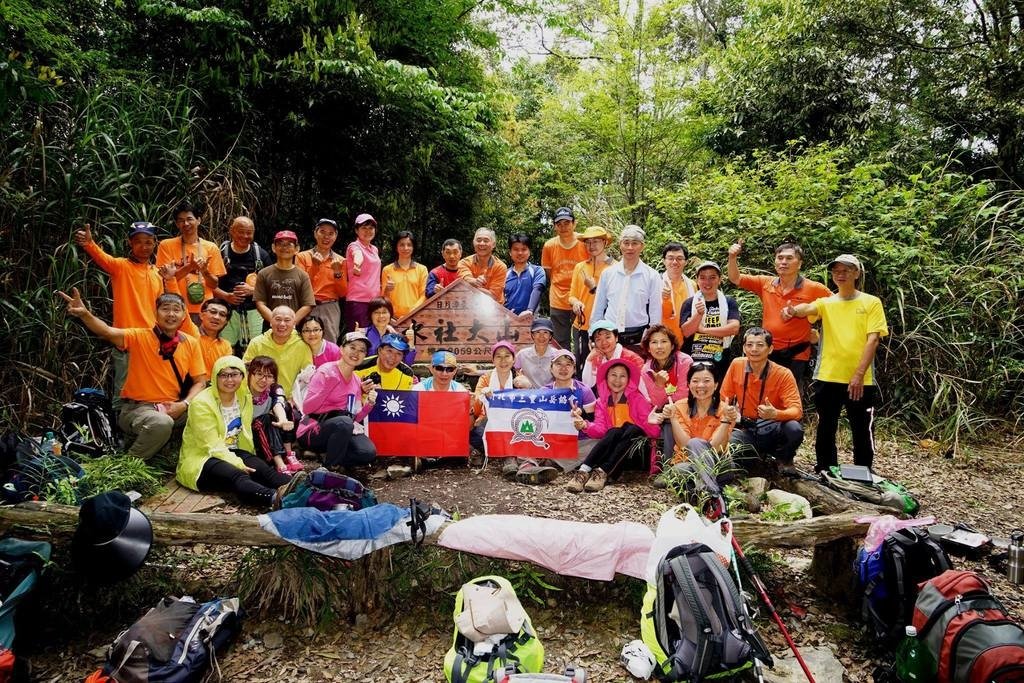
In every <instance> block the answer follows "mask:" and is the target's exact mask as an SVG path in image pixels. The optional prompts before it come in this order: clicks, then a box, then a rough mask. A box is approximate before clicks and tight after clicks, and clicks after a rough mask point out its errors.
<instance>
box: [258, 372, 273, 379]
mask: <svg viewBox="0 0 1024 683" xmlns="http://www.w3.org/2000/svg"><path fill="white" fill-rule="evenodd" d="M252 376H253V377H255V378H256V379H276V378H275V377H274V375H273V374H271V373H269V372H254V373H252Z"/></svg>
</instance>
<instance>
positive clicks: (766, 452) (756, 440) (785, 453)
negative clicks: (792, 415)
mask: <svg viewBox="0 0 1024 683" xmlns="http://www.w3.org/2000/svg"><path fill="white" fill-rule="evenodd" d="M803 442H804V426H803V425H802V424H800V423H799V422H797V421H796V420H787V421H785V422H779V421H778V420H758V421H757V426H756V427H752V428H750V429H744V428H741V427H740V426H739V425H737V426H736V428H735V429H733V430H732V435H731V436H730V437H729V443H734V444H739V445H741V446H750V447H751V448H753V449H754V452H755V453H756V454H757V456H758V457H761V458H767V457H769V456H771V457H774V458H778V459H779V460H780V461H781V462H783V463H785V464H786V465H791V464H793V458H795V457H796V449H798V448H800V444H802V443H803ZM738 455H742V452H741V453H740V454H738ZM747 457H751V456H750V455H748V456H747ZM742 459H743V458H742V457H740V460H742Z"/></svg>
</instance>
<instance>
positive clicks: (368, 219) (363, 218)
mask: <svg viewBox="0 0 1024 683" xmlns="http://www.w3.org/2000/svg"><path fill="white" fill-rule="evenodd" d="M363 223H373V227H375V228H376V227H377V219H376V218H374V217H373V216H371V215H370V214H368V213H361V214H359V215H358V216H356V222H355V226H356V227H357V228H358V227H359V226H360V225H362V224H363Z"/></svg>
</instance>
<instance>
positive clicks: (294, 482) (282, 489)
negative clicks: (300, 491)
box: [271, 470, 309, 510]
mask: <svg viewBox="0 0 1024 683" xmlns="http://www.w3.org/2000/svg"><path fill="white" fill-rule="evenodd" d="M308 478H309V472H306V471H305V470H303V471H301V472H296V473H295V474H294V476H292V478H291V481H289V482H288V483H287V484H282V485H281V486H278V487H277V493H276V494H274V502H273V503H272V504H271V509H274V510H280V509H281V503H282V502H284V499H285V496H287V495H288V494H289V493H291V492H292V491H294V490H295V489H297V488H298V487H299V484H301V483H302V482H304V481H306V479H308Z"/></svg>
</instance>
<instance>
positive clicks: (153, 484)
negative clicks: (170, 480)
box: [79, 455, 162, 498]
mask: <svg viewBox="0 0 1024 683" xmlns="http://www.w3.org/2000/svg"><path fill="white" fill-rule="evenodd" d="M81 465H82V469H83V470H85V476H84V477H83V478H82V481H81V482H79V491H80V493H81V495H82V497H83V498H87V497H89V496H93V495H96V494H97V493H102V492H104V491H113V490H118V491H138V492H139V493H141V494H142V495H143V497H146V496H151V495H153V494H154V493H156V492H157V491H159V490H160V487H161V486H162V481H161V477H160V473H159V472H158V471H157V470H155V469H153V468H152V467H150V466H149V465H148V464H146V462H145V461H144V460H141V459H140V458H135V457H132V456H128V455H117V456H110V457H105V458H95V459H92V460H83V461H82V462H81Z"/></svg>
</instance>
